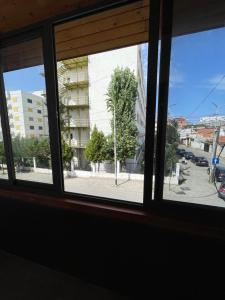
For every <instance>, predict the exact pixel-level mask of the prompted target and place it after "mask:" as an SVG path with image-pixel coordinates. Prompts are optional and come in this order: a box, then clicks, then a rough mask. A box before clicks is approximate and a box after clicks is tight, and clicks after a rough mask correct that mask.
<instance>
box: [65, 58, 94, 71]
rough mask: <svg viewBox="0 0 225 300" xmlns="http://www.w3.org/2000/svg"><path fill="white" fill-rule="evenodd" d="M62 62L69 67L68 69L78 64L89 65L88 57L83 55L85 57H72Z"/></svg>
mask: <svg viewBox="0 0 225 300" xmlns="http://www.w3.org/2000/svg"><path fill="white" fill-rule="evenodd" d="M62 64H63V65H64V66H65V67H66V68H67V69H73V68H76V67H78V66H87V65H88V57H87V56H83V57H77V58H71V59H67V60H63V61H62Z"/></svg>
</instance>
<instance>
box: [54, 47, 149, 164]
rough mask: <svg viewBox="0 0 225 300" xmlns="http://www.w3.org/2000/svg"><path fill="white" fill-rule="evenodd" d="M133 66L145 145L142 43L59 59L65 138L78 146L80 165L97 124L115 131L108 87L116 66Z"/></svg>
mask: <svg viewBox="0 0 225 300" xmlns="http://www.w3.org/2000/svg"><path fill="white" fill-rule="evenodd" d="M118 66H119V67H122V68H126V67H128V68H130V70H131V71H133V72H134V74H135V76H136V78H137V82H138V97H137V100H136V105H135V120H136V125H137V129H138V143H139V145H144V139H145V107H146V94H145V90H146V87H145V84H144V72H143V62H142V54H141V46H131V47H126V48H122V49H117V50H112V51H106V52H102V53H98V54H94V55H90V56H88V57H87V56H85V57H79V58H73V59H68V60H65V61H61V62H58V65H57V71H58V86H59V98H60V103H61V104H60V105H63V108H62V107H61V110H62V111H63V113H62V115H63V116H61V120H62V122H61V123H62V126H63V127H64V130H63V131H64V138H65V140H66V141H67V142H68V144H69V145H71V146H72V147H73V149H74V160H75V162H76V167H81V168H83V167H85V166H86V165H87V162H86V161H85V157H84V149H85V146H86V144H87V141H88V140H89V138H90V134H91V131H92V129H93V128H94V126H95V125H96V126H97V128H98V130H101V131H102V132H103V133H104V134H105V135H109V134H111V120H112V113H111V112H109V111H108V109H107V105H106V99H107V95H106V94H107V89H108V86H109V83H110V81H111V76H112V74H113V72H114V70H115V69H116V67H118Z"/></svg>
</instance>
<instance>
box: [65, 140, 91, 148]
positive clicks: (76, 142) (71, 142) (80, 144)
mask: <svg viewBox="0 0 225 300" xmlns="http://www.w3.org/2000/svg"><path fill="white" fill-rule="evenodd" d="M87 142H88V140H75V139H72V140H66V143H67V144H68V145H70V146H71V147H73V148H85V147H86V145H87Z"/></svg>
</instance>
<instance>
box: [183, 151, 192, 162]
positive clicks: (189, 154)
mask: <svg viewBox="0 0 225 300" xmlns="http://www.w3.org/2000/svg"><path fill="white" fill-rule="evenodd" d="M184 157H185V158H186V159H188V160H189V159H192V157H194V154H193V153H192V152H185V154H184Z"/></svg>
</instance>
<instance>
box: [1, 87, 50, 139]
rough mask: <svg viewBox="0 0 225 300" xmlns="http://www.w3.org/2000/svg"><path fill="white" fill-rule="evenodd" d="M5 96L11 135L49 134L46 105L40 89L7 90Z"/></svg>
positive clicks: (41, 135) (32, 135)
mask: <svg viewBox="0 0 225 300" xmlns="http://www.w3.org/2000/svg"><path fill="white" fill-rule="evenodd" d="M6 98H7V107H8V115H9V124H10V130H11V136H12V137H16V136H21V137H44V136H48V135H49V132H48V116H47V106H46V101H45V98H44V97H43V96H42V92H41V91H36V92H34V93H28V92H24V91H21V90H18V91H7V92H6Z"/></svg>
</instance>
